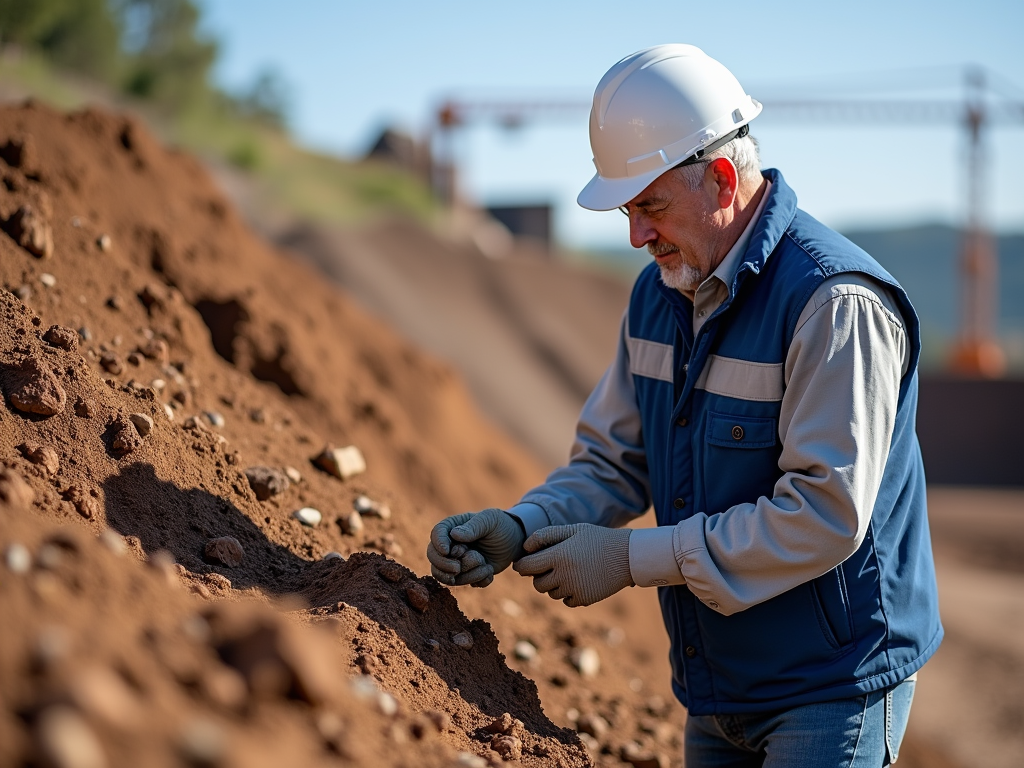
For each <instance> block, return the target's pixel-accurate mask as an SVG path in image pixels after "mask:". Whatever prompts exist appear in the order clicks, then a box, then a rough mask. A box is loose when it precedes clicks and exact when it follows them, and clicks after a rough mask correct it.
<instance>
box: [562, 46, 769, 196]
mask: <svg viewBox="0 0 1024 768" xmlns="http://www.w3.org/2000/svg"><path fill="white" fill-rule="evenodd" d="M760 113H761V104H760V103H759V102H757V101H755V100H754V99H752V98H750V96H748V95H747V94H746V92H745V91H744V90H743V88H742V86H740V84H739V81H737V80H736V78H735V77H733V74H732V73H731V72H730V71H729V70H728V69H726V68H725V67H724V66H722V65H721V64H720V63H718V62H717V61H715V60H714V59H712V58H711V57H710V56H708V55H707V54H706V53H704V51H702V50H701V49H700V48H697V47H695V46H692V45H656V46H654V47H653V48H646V49H644V50H642V51H638V52H637V53H634V54H632V55H631V56H627V57H626V58H624V59H623V60H622V61H620V62H619V63H618V64H616V65H615V66H614V67H612V68H611V69H609V70H608V72H607V73H606V74H605V76H604V77H603V78H601V82H600V83H598V85H597V90H596V91H594V106H593V108H592V109H591V110H590V146H591V148H592V149H593V151H594V165H595V166H597V174H596V175H595V176H594V178H592V179H591V180H590V183H589V184H587V186H586V187H584V188H583V191H582V192H580V195H579V197H578V198H577V202H578V203H579V204H580V205H581V206H583V207H584V208H589V209H591V210H594V211H610V210H612V209H613V208H618V207H619V206H621V205H625V204H626V203H628V202H629V201H630V200H632V199H633V198H634V197H636V196H637V195H638V194H640V193H641V192H642V191H643V190H644V189H645V188H646V187H647V185H648V184H650V183H651V182H652V181H654V180H655V179H656V178H658V177H659V176H661V174H663V173H665V171H667V170H669V169H671V168H674V167H676V166H677V165H680V164H682V163H683V162H684V161H688V160H695V159H696V158H694V155H697V156H698V157H699V156H700V155H704V154H706V153H707V152H710V151H712V150H714V149H717V148H718V147H719V146H722V145H723V144H725V143H727V142H728V141H731V140H732V139H733V138H734V137H735V136H737V135H744V134H745V133H746V131H747V130H748V129H747V128H744V126H746V125H747V123H749V122H750V121H751V120H753V119H754V118H755V117H757V116H758V115H759V114H760ZM740 129H742V133H740V132H739V131H740Z"/></svg>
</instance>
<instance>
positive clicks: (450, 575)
mask: <svg viewBox="0 0 1024 768" xmlns="http://www.w3.org/2000/svg"><path fill="white" fill-rule="evenodd" d="M525 539H526V531H524V530H523V524H522V523H520V522H519V520H518V519H516V518H515V517H513V516H512V515H510V514H508V513H507V512H505V511H504V510H501V509H485V510H484V511H483V512H476V513H473V512H465V513H463V514H461V515H452V516H451V517H446V518H445V519H444V520H442V521H441V522H440V523H438V524H437V525H435V526H434V529H433V530H432V531H431V532H430V545H429V546H428V547H427V559H428V560H429V561H430V573H431V575H432V576H433V577H434V578H435V579H437V580H438V581H440V582H441V583H442V584H448V585H449V586H462V585H464V584H472V585H473V586H474V587H486V586H487V585H488V584H490V583H491V582H492V581H494V574H496V573H501V571H503V570H505V569H506V568H508V567H509V565H511V564H512V561H513V560H515V559H516V558H517V557H519V556H520V555H522V554H523V541H524V540H525Z"/></svg>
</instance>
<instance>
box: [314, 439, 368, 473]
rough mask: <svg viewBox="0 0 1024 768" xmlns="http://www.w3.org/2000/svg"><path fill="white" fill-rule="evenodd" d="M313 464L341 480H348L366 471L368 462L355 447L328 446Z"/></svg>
mask: <svg viewBox="0 0 1024 768" xmlns="http://www.w3.org/2000/svg"><path fill="white" fill-rule="evenodd" d="M313 463H314V464H315V465H316V466H318V467H319V468H320V469H322V470H324V471H325V472H329V473H330V474H332V475H334V476H335V477H337V478H339V479H341V480H347V479H348V478H350V477H353V476H355V475H358V474H362V473H363V472H365V471H366V460H365V459H364V458H363V454H362V451H360V450H359V449H358V448H357V447H356V446H354V445H349V446H346V447H345V448H331V447H330V446H328V447H326V448H324V449H323V451H321V452H320V454H319V455H317V456H316V457H315V458H314V459H313Z"/></svg>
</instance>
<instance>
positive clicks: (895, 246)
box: [593, 224, 1024, 371]
mask: <svg viewBox="0 0 1024 768" xmlns="http://www.w3.org/2000/svg"><path fill="white" fill-rule="evenodd" d="M843 234H844V235H846V236H847V237H848V238H850V239H851V240H852V241H853V242H855V243H856V244H857V245H859V246H860V247H861V248H863V249H864V250H866V251H867V252H868V253H870V254H871V255H872V256H873V257H874V258H875V259H877V260H878V262H879V263H880V264H882V266H884V267H885V268H886V269H887V270H889V272H891V273H892V275H893V277H895V278H896V279H897V280H899V281H900V283H901V284H902V285H903V286H904V287H905V288H906V289H907V293H909V294H910V299H911V301H913V303H914V306H915V307H916V309H917V311H918V314H919V315H920V316H921V331H922V337H923V340H924V347H925V349H924V357H923V365H924V367H925V368H937V367H940V366H941V364H942V361H943V360H944V358H945V354H946V348H947V345H948V344H949V342H950V340H951V339H953V338H954V337H955V335H956V332H957V328H958V326H959V322H960V279H961V278H960V273H959V268H958V265H957V258H958V254H959V251H960V244H961V238H962V234H961V232H960V230H958V229H956V228H954V227H950V226H946V225H943V224H926V225H921V226H915V227H904V228H900V229H858V230H850V231H848V232H844V233H843ZM996 249H997V253H998V258H999V321H998V329H997V331H998V334H999V336H1000V338H1001V340H1002V342H1003V345H1004V347H1005V348H1006V351H1007V354H1008V357H1009V361H1010V364H1011V368H1013V369H1015V370H1017V371H1021V370H1024V234H1014V235H1002V236H1000V237H997V238H996ZM593 259H594V261H595V262H597V263H598V264H601V265H603V266H606V267H608V268H611V269H613V270H614V271H616V272H618V273H620V274H623V275H627V276H630V277H632V276H634V275H636V274H637V273H638V272H639V271H640V269H642V268H643V266H644V265H645V264H646V263H648V261H649V257H648V256H647V254H646V252H645V251H642V250H641V251H637V250H634V249H632V248H626V249H621V250H617V251H604V252H600V253H597V254H595V255H594V257H593Z"/></svg>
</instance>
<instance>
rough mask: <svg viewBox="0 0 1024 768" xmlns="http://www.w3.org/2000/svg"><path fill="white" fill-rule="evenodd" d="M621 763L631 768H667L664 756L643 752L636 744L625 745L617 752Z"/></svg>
mask: <svg viewBox="0 0 1024 768" xmlns="http://www.w3.org/2000/svg"><path fill="white" fill-rule="evenodd" d="M619 757H620V758H621V759H622V762H624V763H629V764H630V765H632V766H633V768H667V767H668V760H667V759H666V758H665V756H664V755H660V754H657V753H654V752H648V751H646V750H644V749H643V748H642V747H640V745H638V744H635V743H634V744H626V745H625V746H624V747H622V750H621V751H620V752H619Z"/></svg>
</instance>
